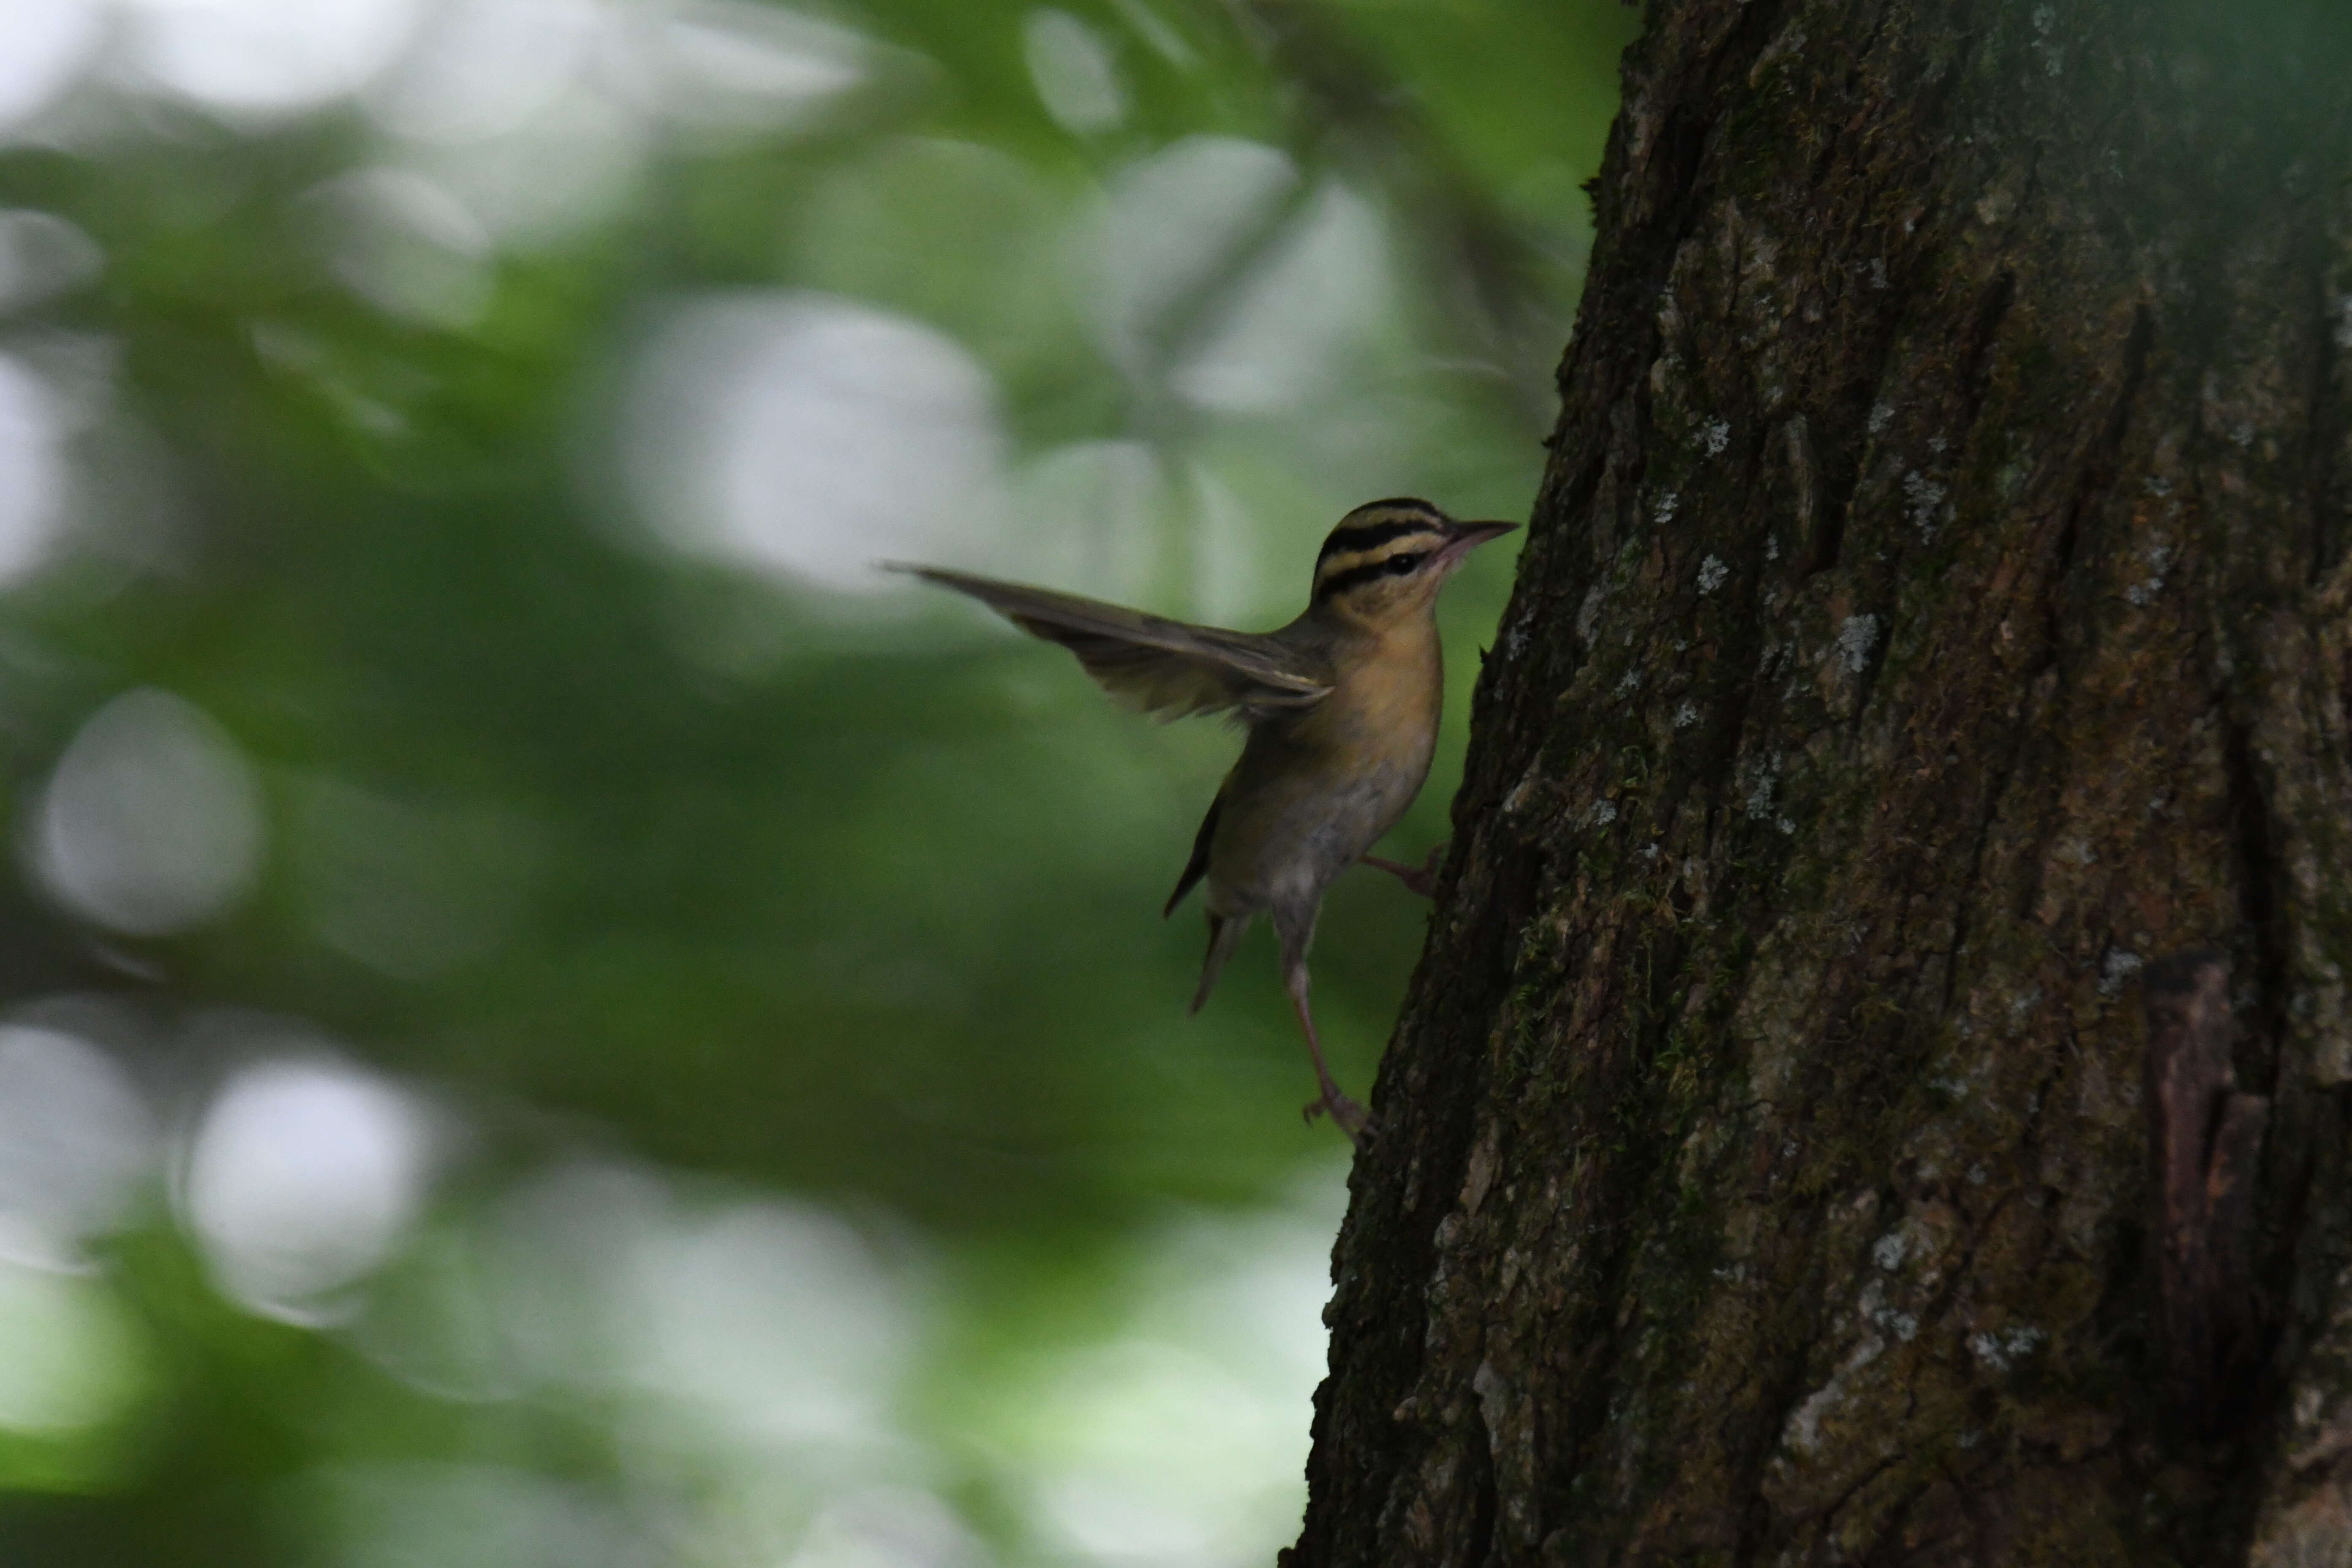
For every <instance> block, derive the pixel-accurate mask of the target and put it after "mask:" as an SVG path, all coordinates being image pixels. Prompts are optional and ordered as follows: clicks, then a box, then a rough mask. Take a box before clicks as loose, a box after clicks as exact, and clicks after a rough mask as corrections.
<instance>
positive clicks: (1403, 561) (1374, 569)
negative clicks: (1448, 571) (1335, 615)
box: [1315, 550, 1429, 605]
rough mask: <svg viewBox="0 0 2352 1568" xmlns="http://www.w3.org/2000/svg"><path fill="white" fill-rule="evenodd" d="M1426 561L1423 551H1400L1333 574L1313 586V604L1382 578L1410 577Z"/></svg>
mask: <svg viewBox="0 0 2352 1568" xmlns="http://www.w3.org/2000/svg"><path fill="white" fill-rule="evenodd" d="M1428 559H1429V552H1427V551H1425V550H1400V551H1398V552H1396V553H1395V554H1394V555H1383V556H1381V558H1380V559H1379V560H1378V561H1367V562H1365V563H1363V564H1362V565H1361V566H1350V567H1349V568H1348V569H1347V570H1346V571H1344V572H1334V573H1332V574H1331V575H1329V576H1328V577H1326V578H1324V579H1323V580H1322V581H1321V582H1319V583H1318V584H1315V602H1316V603H1317V604H1318V605H1319V604H1321V603H1322V602H1323V601H1324V600H1326V599H1329V598H1335V597H1337V596H1338V595H1341V594H1345V593H1347V592H1348V591H1349V590H1350V589H1353V588H1360V587H1362V586H1363V585H1364V584H1367V583H1375V582H1378V581H1379V580H1380V579H1381V578H1382V577H1405V576H1410V575H1411V574H1413V573H1415V572H1418V571H1420V570H1421V563H1423V562H1424V561H1426V560H1428Z"/></svg>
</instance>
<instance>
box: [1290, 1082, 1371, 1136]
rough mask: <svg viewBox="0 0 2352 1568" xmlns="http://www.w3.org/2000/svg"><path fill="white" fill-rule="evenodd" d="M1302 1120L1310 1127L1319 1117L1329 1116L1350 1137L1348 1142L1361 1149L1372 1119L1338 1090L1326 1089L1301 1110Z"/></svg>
mask: <svg viewBox="0 0 2352 1568" xmlns="http://www.w3.org/2000/svg"><path fill="white" fill-rule="evenodd" d="M1298 1114H1299V1116H1300V1118H1301V1119H1302V1120H1304V1121H1307V1123H1309V1124H1310V1125H1311V1124H1312V1123H1313V1122H1314V1121H1315V1119H1316V1118H1317V1117H1318V1116H1327V1115H1328V1117H1330V1118H1331V1120H1332V1121H1334V1122H1337V1123H1338V1124H1339V1131H1342V1132H1345V1133H1346V1134H1347V1135H1348V1142H1350V1143H1353V1144H1354V1145H1355V1146H1356V1147H1357V1148H1359V1149H1360V1148H1362V1147H1363V1146H1364V1140H1365V1138H1366V1137H1367V1136H1369V1130H1370V1126H1371V1120H1372V1119H1371V1117H1370V1115H1369V1114H1368V1113H1366V1111H1365V1110H1364V1108H1363V1107H1362V1106H1360V1105H1358V1104H1357V1103H1356V1102H1355V1101H1354V1100H1350V1099H1349V1098H1348V1097H1347V1096H1346V1095H1344V1094H1341V1093H1340V1092H1339V1090H1338V1089H1326V1090H1324V1091H1323V1093H1322V1094H1320V1095H1319V1096H1318V1097H1317V1098H1315V1099H1313V1100H1308V1101H1307V1103H1306V1104H1305V1105H1304V1106H1301V1107H1300V1108H1299V1112H1298Z"/></svg>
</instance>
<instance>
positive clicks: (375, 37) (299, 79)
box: [124, 0, 416, 118]
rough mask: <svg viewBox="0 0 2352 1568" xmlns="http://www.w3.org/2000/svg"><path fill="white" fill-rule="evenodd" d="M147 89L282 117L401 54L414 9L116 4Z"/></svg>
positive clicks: (343, 0) (308, 2)
mask: <svg viewBox="0 0 2352 1568" xmlns="http://www.w3.org/2000/svg"><path fill="white" fill-rule="evenodd" d="M124 9H125V11H126V12H127V13H128V15H127V16H125V18H124V21H125V24H126V26H127V28H128V40H127V41H128V44H129V47H130V58H131V65H132V67H133V68H134V69H135V71H136V72H137V74H138V75H139V76H140V77H141V78H142V79H144V80H145V81H147V82H148V83H151V84H152V85H153V86H155V87H157V88H159V89H163V90H164V91H166V92H170V93H173V94H174V95H176V96H179V97H181V98H184V99H187V100H190V101H192V102H194V103H197V104H200V105H202V106H203V107H205V108H206V109H210V110H216V111H218V112H221V113H224V114H227V115H230V116H232V117H239V118H241V117H247V116H255V117H269V116H276V115H280V114H286V113H289V112H293V111H297V110H305V109H310V108H312V107H315V106H316V105H319V104H321V103H325V102H327V101H328V100H331V99H334V98H338V97H340V96H341V95H342V94H345V93H348V92H350V91H352V89H356V88H358V87H360V86H362V84H363V83H365V82H366V81H367V80H368V79H369V78H371V77H373V75H375V73H376V72H377V71H379V70H381V69H383V67H384V66H385V65H386V64H387V63H389V62H390V61H391V59H392V58H393V57H394V55H395V54H397V53H398V52H399V49H400V47H401V46H402V44H403V43H404V41H405V39H406V37H407V36H408V32H409V29H410V27H411V26H414V24H415V20H416V0H124Z"/></svg>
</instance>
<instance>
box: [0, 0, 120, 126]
mask: <svg viewBox="0 0 2352 1568" xmlns="http://www.w3.org/2000/svg"><path fill="white" fill-rule="evenodd" d="M6 17H7V35H6V37H7V44H6V47H5V48H0V129H5V128H7V127H9V126H13V125H16V124H18V123H20V122H21V121H26V120H29V119H31V118H32V117H33V116H34V115H36V114H37V113H39V112H40V111H41V110H44V109H46V108H47V107H48V106H49V104H50V103H51V102H53V101H54V100H56V99H57V97H58V95H59V94H60V93H62V92H64V91H65V89H67V88H68V86H70V85H71V84H72V82H73V80H74V79H75V78H77V77H78V76H79V75H80V74H81V71H82V68H83V67H84V66H86V65H88V64H89V59H90V57H91V56H92V55H93V54H95V53H96V52H97V49H98V44H99V40H100V38H101V37H104V36H105V16H104V14H103V12H102V11H101V9H100V6H99V5H98V4H97V3H96V0H8V5H7V12H6Z"/></svg>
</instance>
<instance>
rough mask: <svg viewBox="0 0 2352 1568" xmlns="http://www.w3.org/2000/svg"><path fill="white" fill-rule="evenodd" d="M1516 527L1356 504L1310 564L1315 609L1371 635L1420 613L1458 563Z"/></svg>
mask: <svg viewBox="0 0 2352 1568" xmlns="http://www.w3.org/2000/svg"><path fill="white" fill-rule="evenodd" d="M1517 526H1518V525H1517V523H1511V522H1456V521H1454V520H1453V519H1452V518H1450V517H1448V516H1446V515H1445V514H1444V512H1442V511H1440V510H1437V509H1436V508H1435V507H1433V506H1432V505H1430V504H1429V503H1428V502H1427V501H1425V500H1412V499H1411V498H1410V497H1399V498H1396V499H1394V500H1376V501H1373V502H1371V503H1370V505H1367V506H1360V507H1358V508H1357V509H1356V510H1353V511H1351V512H1349V514H1348V515H1347V516H1345V517H1343V518H1341V519H1340V520H1339V527H1337V528H1335V529H1333V530H1332V531H1331V532H1330V534H1329V536H1328V537H1327V538H1326V539H1325V540H1324V541H1323V552H1322V553H1321V554H1319V555H1318V556H1317V557H1316V558H1315V596H1314V608H1315V611H1316V613H1317V614H1318V615H1324V616H1332V617H1334V618H1336V619H1339V620H1344V621H1348V622H1350V623H1353V624H1355V625H1358V626H1367V627H1371V628H1374V629H1377V628H1379V627H1381V626H1390V625H1393V624H1394V623H1396V622H1398V621H1401V620H1402V619H1403V618H1405V617H1406V616H1411V615H1413V614H1415V613H1419V612H1425V611H1426V610H1427V609H1428V607H1429V605H1430V601H1431V600H1433V598H1435V597H1436V595H1437V589H1438V585H1439V584H1442V583H1444V581H1445V579H1446V578H1447V577H1448V576H1450V575H1452V574H1453V571H1454V568H1455V567H1456V566H1459V565H1461V564H1462V560H1463V557H1465V556H1466V555H1468V554H1469V553H1470V552H1471V551H1473V550H1475V549H1476V548H1477V547H1478V546H1479V545H1481V544H1484V543H1486V541H1488V540H1490V539H1499V538H1501V537H1502V536H1503V535H1504V534H1506V533H1508V532H1510V531H1512V530H1513V529H1515V528H1517Z"/></svg>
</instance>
